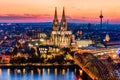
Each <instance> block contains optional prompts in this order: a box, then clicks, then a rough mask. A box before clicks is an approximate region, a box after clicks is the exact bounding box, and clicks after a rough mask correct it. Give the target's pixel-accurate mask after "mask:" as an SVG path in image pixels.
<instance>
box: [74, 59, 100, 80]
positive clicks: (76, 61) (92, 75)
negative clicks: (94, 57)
mask: <svg viewBox="0 0 120 80" xmlns="http://www.w3.org/2000/svg"><path fill="white" fill-rule="evenodd" d="M74 61H75V63H76V64H77V65H78V66H79V67H80V68H81V69H82V70H83V71H84V72H86V73H87V74H88V76H89V77H90V78H91V79H92V80H99V79H98V77H96V76H95V75H94V74H93V73H92V72H90V71H89V70H88V69H87V68H85V67H84V66H83V65H82V64H81V63H80V62H79V61H78V60H77V59H76V58H74Z"/></svg>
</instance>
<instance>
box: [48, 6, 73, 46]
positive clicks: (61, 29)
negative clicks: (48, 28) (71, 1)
mask: <svg viewBox="0 0 120 80" xmlns="http://www.w3.org/2000/svg"><path fill="white" fill-rule="evenodd" d="M71 38H72V31H69V30H68V29H67V21H66V18H65V10H64V8H63V13H62V19H61V22H60V26H59V21H58V17H57V8H55V14H54V20H53V25H52V32H51V37H50V41H51V44H52V45H54V46H59V47H69V46H70V44H71Z"/></svg>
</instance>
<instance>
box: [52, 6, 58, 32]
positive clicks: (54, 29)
mask: <svg viewBox="0 0 120 80" xmlns="http://www.w3.org/2000/svg"><path fill="white" fill-rule="evenodd" d="M52 30H53V31H58V30H59V27H58V18H57V7H55V14H54V20H53V25H52Z"/></svg>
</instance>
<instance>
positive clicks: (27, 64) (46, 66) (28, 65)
mask: <svg viewBox="0 0 120 80" xmlns="http://www.w3.org/2000/svg"><path fill="white" fill-rule="evenodd" d="M0 68H29V69H32V68H33V69H34V68H79V67H78V66H77V65H76V64H40V63H24V64H0Z"/></svg>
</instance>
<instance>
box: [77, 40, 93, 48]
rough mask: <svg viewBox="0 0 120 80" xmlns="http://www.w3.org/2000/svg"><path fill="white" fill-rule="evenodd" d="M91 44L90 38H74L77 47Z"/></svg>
mask: <svg viewBox="0 0 120 80" xmlns="http://www.w3.org/2000/svg"><path fill="white" fill-rule="evenodd" d="M91 44H93V42H92V40H76V46H77V47H78V48H81V47H87V46H89V45H91Z"/></svg>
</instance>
